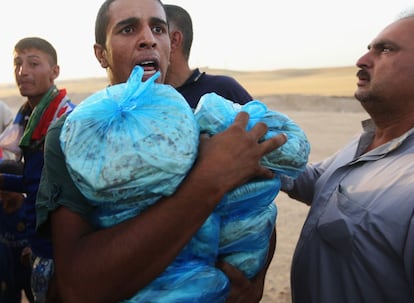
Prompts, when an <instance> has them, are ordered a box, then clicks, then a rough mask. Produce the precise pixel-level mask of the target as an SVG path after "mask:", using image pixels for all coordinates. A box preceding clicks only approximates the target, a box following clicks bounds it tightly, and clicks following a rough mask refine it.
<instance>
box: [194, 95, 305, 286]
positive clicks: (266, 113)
mask: <svg viewBox="0 0 414 303" xmlns="http://www.w3.org/2000/svg"><path fill="white" fill-rule="evenodd" d="M241 111H245V112H247V113H249V117H250V119H249V122H248V125H247V129H248V130H250V129H251V128H252V127H253V126H254V125H255V124H256V123H257V122H264V123H266V125H267V126H268V131H267V133H266V134H265V136H264V137H263V138H261V140H265V139H268V138H270V137H273V136H275V135H277V134H280V133H284V134H285V135H286V136H287V139H288V140H287V142H286V143H285V144H284V145H282V146H281V147H279V148H278V149H276V150H274V151H272V152H271V153H269V154H267V155H265V156H264V157H263V158H262V159H261V164H262V165H263V166H265V167H267V168H269V169H272V170H273V171H275V172H276V176H275V178H274V179H271V180H253V181H251V182H248V183H246V184H244V185H242V186H240V187H238V188H236V189H234V190H233V191H231V192H229V193H227V194H226V195H225V197H224V198H223V199H222V201H220V203H219V205H218V206H217V208H216V213H217V214H218V215H219V216H220V218H221V224H220V241H219V258H222V259H223V260H224V261H226V262H228V263H230V264H232V265H234V266H236V267H237V268H239V269H240V270H241V271H242V272H243V273H244V274H245V275H246V276H247V277H248V278H252V277H254V276H255V275H256V274H257V273H258V272H259V271H260V270H261V269H262V268H263V266H264V265H265V262H266V259H267V253H268V250H269V239H270V237H271V235H272V232H273V229H274V226H275V223H276V216H277V207H276V204H275V203H274V199H275V198H276V196H277V194H278V193H279V190H280V177H279V176H280V174H285V175H289V176H291V177H293V178H295V177H297V176H298V175H299V174H300V173H301V172H302V171H303V170H304V168H305V165H306V163H307V161H308V156H309V153H310V144H309V142H308V140H307V138H306V135H305V133H304V132H303V130H302V129H301V128H300V127H299V126H298V125H297V124H296V123H295V122H294V121H292V120H291V119H289V118H288V117H287V116H286V115H284V114H281V113H278V112H276V111H270V110H268V108H267V107H266V105H265V104H263V103H262V102H260V101H257V100H254V101H250V102H249V103H247V104H245V105H240V104H237V103H234V102H232V101H229V100H226V99H225V98H223V97H221V96H219V95H217V94H215V93H209V94H206V95H204V96H202V97H201V99H200V102H199V104H198V106H197V108H196V109H195V117H196V119H197V122H198V124H199V127H200V131H201V132H202V133H207V134H209V135H211V136H213V135H215V134H217V133H220V132H222V131H224V130H225V129H227V128H228V127H229V126H230V125H231V124H232V123H233V122H234V120H235V118H236V116H237V114H238V113H239V112H241Z"/></svg>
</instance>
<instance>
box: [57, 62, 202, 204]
mask: <svg viewBox="0 0 414 303" xmlns="http://www.w3.org/2000/svg"><path fill="white" fill-rule="evenodd" d="M142 75H143V69H142V68H141V67H138V66H137V67H136V68H135V69H134V70H133V72H132V74H131V76H130V78H129V79H128V81H127V82H126V83H122V84H117V85H113V86H109V87H107V88H106V89H104V90H101V91H98V92H97V93H94V94H92V95H91V96H89V97H88V98H86V99H85V100H84V101H82V102H81V103H80V104H79V105H78V106H77V107H76V108H75V109H74V111H73V112H72V113H71V114H70V115H69V116H68V117H67V119H66V121H65V123H64V125H63V128H62V132H61V135H60V142H61V147H62V150H63V152H64V154H65V157H66V164H67V167H68V170H69V173H70V174H71V176H72V177H73V179H74V180H76V184H77V186H78V187H79V189H80V191H81V192H82V193H83V194H84V195H85V196H86V197H87V198H88V199H90V200H91V201H95V202H97V203H98V204H99V203H113V201H114V200H116V201H122V200H126V201H128V200H129V199H130V198H134V200H136V199H135V198H136V197H144V198H145V197H147V196H153V195H154V196H158V197H159V196H163V195H165V196H168V195H171V194H172V193H173V192H174V191H175V189H176V187H177V186H178V185H179V184H180V183H181V181H182V180H183V178H184V177H185V176H186V174H187V172H188V171H189V169H190V168H191V167H192V165H193V163H194V161H195V158H196V156H197V150H198V141H199V128H198V125H197V123H196V121H195V119H194V115H193V112H192V110H191V108H190V107H189V105H188V104H187V102H186V101H185V99H184V98H183V97H182V96H181V95H180V94H179V93H178V92H177V91H176V90H175V89H173V88H172V87H171V86H169V85H163V84H158V83H155V79H156V78H157V77H158V76H159V74H157V75H154V76H153V77H152V78H150V79H148V80H147V81H145V82H141V79H142Z"/></svg>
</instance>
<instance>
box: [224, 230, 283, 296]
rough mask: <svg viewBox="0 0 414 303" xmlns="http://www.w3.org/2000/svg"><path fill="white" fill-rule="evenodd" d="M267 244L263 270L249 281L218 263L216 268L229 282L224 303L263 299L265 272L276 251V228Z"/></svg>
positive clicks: (236, 271) (237, 272) (234, 268)
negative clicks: (267, 248) (228, 292)
mask: <svg viewBox="0 0 414 303" xmlns="http://www.w3.org/2000/svg"><path fill="white" fill-rule="evenodd" d="M269 241H270V243H269V252H268V255H267V260H266V264H265V266H264V268H263V269H262V270H261V271H260V272H259V273H258V274H257V275H256V276H255V277H254V278H253V279H251V280H249V279H247V278H246V277H245V275H244V274H243V273H242V272H241V271H240V270H238V269H237V268H236V267H234V266H232V265H230V264H228V263H226V262H222V261H219V262H217V263H216V266H217V267H218V268H220V269H221V270H222V271H223V272H224V273H225V274H226V276H227V277H228V278H229V280H230V283H231V285H230V294H229V296H228V297H227V300H226V303H258V302H260V300H261V299H262V297H263V291H264V284H265V278H266V273H267V270H268V268H269V266H270V263H271V262H272V259H273V255H274V253H275V249H276V241H277V240H276V227H275V229H274V230H273V233H272V236H271V238H270V240H269Z"/></svg>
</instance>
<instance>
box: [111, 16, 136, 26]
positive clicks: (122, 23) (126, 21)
mask: <svg viewBox="0 0 414 303" xmlns="http://www.w3.org/2000/svg"><path fill="white" fill-rule="evenodd" d="M138 22H139V19H138V18H136V17H131V18H127V19H124V20H121V21H119V22H118V23H117V24H116V25H115V28H117V27H123V26H125V25H131V24H137V23H138Z"/></svg>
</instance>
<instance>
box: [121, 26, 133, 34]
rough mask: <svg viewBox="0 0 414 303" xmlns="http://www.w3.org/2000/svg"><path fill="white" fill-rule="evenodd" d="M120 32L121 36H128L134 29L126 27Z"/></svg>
mask: <svg viewBox="0 0 414 303" xmlns="http://www.w3.org/2000/svg"><path fill="white" fill-rule="evenodd" d="M121 32H122V33H123V34H130V33H133V32H134V28H133V27H132V26H126V27H124V28H123V29H122V30H121Z"/></svg>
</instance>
